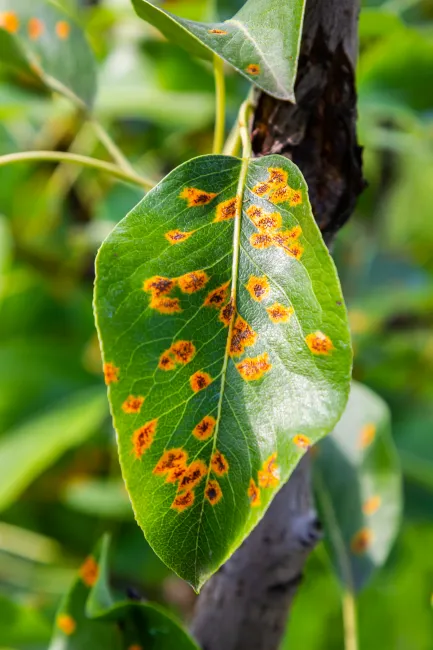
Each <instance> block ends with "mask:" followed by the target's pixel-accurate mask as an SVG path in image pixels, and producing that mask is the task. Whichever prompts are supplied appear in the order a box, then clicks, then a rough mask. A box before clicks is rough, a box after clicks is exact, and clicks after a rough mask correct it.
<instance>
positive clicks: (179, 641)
mask: <svg viewBox="0 0 433 650" xmlns="http://www.w3.org/2000/svg"><path fill="white" fill-rule="evenodd" d="M108 549H109V539H108V537H107V536H104V537H103V539H102V540H101V542H100V543H99V544H98V545H97V546H96V548H95V549H94V551H93V553H92V554H91V555H89V556H88V557H87V558H86V560H85V561H84V562H83V564H82V565H81V567H80V569H79V572H78V576H77V578H76V580H75V581H74V583H73V584H72V586H71V589H70V590H69V593H68V594H67V595H66V597H65V598H64V599H63V601H62V603H61V604H60V608H59V612H58V614H57V617H56V623H55V630H54V634H53V638H52V640H51V645H50V650H97V649H98V648H104V650H131V649H134V650H135V649H137V650H138V649H143V650H144V648H146V650H172V648H173V647H175V648H176V650H198V648H197V646H196V644H195V643H194V641H193V640H192V639H191V638H190V637H189V636H188V634H187V633H186V632H185V631H184V630H183V628H182V627H181V626H180V625H179V624H178V623H177V622H176V621H175V620H174V619H172V618H171V616H170V615H169V613H168V612H165V611H164V610H163V609H162V608H160V607H159V606H158V605H153V604H151V603H141V602H137V601H125V600H123V601H116V600H115V599H114V598H113V594H112V592H111V589H110V586H109V570H108Z"/></svg>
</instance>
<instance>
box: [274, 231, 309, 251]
mask: <svg viewBox="0 0 433 650" xmlns="http://www.w3.org/2000/svg"><path fill="white" fill-rule="evenodd" d="M301 235H302V228H301V226H295V227H294V228H292V229H291V230H284V231H283V232H276V233H275V234H274V235H273V241H274V244H276V245H277V246H282V247H283V248H284V247H286V246H292V245H293V243H294V242H295V241H296V240H297V239H299V237H300V236H301Z"/></svg>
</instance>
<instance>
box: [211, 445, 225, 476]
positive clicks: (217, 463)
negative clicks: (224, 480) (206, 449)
mask: <svg viewBox="0 0 433 650" xmlns="http://www.w3.org/2000/svg"><path fill="white" fill-rule="evenodd" d="M210 465H211V467H212V470H213V471H214V472H215V474H218V476H224V474H226V473H227V472H228V471H229V464H228V461H227V458H226V457H225V456H224V454H222V453H221V452H220V451H218V450H217V451H215V453H214V454H212V458H211V461H210Z"/></svg>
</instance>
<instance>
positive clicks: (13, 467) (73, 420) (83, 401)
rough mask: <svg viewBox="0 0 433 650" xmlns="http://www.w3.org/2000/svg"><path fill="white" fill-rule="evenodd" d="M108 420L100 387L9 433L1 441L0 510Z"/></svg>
mask: <svg viewBox="0 0 433 650" xmlns="http://www.w3.org/2000/svg"><path fill="white" fill-rule="evenodd" d="M106 417H107V405H106V399H105V395H104V394H103V391H102V390H101V389H100V388H99V387H98V388H92V389H87V390H83V391H79V392H77V393H75V394H74V395H72V396H71V397H69V398H68V399H67V400H62V401H61V402H59V403H58V404H57V405H56V406H55V407H53V408H51V409H50V410H47V411H45V412H43V413H41V414H39V415H37V416H35V417H33V418H31V419H28V420H26V421H25V422H24V423H23V424H21V425H18V426H16V427H15V428H14V429H13V430H10V431H7V432H5V433H4V434H3V435H2V437H1V438H0V509H1V510H3V509H5V508H7V507H8V506H9V505H10V504H11V503H13V501H14V500H15V499H16V498H17V497H18V495H20V494H21V492H23V491H24V490H25V489H26V488H27V487H28V486H29V485H30V484H31V482H32V481H34V479H35V478H37V477H38V476H39V475H40V474H42V472H43V471H44V470H45V469H47V468H48V467H49V466H50V465H52V464H53V463H54V462H55V461H56V460H57V459H58V458H59V457H60V456H61V454H63V453H64V452H65V451H66V450H67V449H69V448H70V447H74V446H76V445H79V444H80V443H82V442H83V441H84V440H86V439H87V438H88V437H89V436H90V435H92V434H93V433H95V431H96V430H97V429H98V427H100V426H101V424H102V423H103V421H104V419H105V418H106ZM29 449H31V450H32V453H29Z"/></svg>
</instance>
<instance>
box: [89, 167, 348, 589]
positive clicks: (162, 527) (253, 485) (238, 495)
mask: <svg viewBox="0 0 433 650" xmlns="http://www.w3.org/2000/svg"><path fill="white" fill-rule="evenodd" d="M96 272H97V279H96V288H95V313H96V320H97V327H98V332H99V336H100V340H101V344H102V350H103V359H104V371H105V379H106V382H107V384H108V385H109V398H110V402H111V408H112V413H113V417H114V423H115V427H116V430H117V433H118V442H119V452H120V462H121V466H122V471H123V476H124V478H125V481H126V485H127V489H128V491H129V494H130V497H131V500H132V504H133V508H134V511H135V515H136V518H137V521H138V522H139V524H140V526H141V527H142V528H143V530H144V532H145V535H146V538H147V539H148V541H149V543H150V544H151V545H152V547H153V548H154V550H155V551H156V553H157V554H158V555H159V556H160V557H161V558H162V560H163V561H164V562H165V563H166V564H167V565H168V566H169V567H170V568H172V569H173V570H175V571H176V572H177V573H178V574H179V575H180V576H181V577H182V578H184V579H186V580H188V581H189V582H190V583H191V584H192V585H193V586H194V587H195V588H196V589H198V588H199V587H200V586H201V585H202V584H203V583H204V581H205V580H206V579H207V578H208V577H209V576H210V575H211V574H212V573H213V572H214V571H216V569H217V568H218V567H219V566H220V565H221V564H222V563H223V562H224V561H225V560H226V559H227V558H228V557H229V556H230V555H231V553H233V551H234V550H235V549H236V548H237V547H238V546H239V544H240V543H241V542H242V540H243V539H244V538H245V537H246V536H247V535H248V533H249V532H250V531H251V529H252V528H253V527H254V526H255V525H256V523H257V522H258V521H259V520H260V519H261V517H262V516H263V514H264V512H265V511H266V509H267V507H268V506H269V504H270V502H271V500H272V497H273V496H274V495H275V493H276V492H277V490H278V489H279V488H280V487H281V486H282V484H283V483H284V482H285V481H286V480H287V479H288V477H289V476H290V473H291V472H292V471H293V469H294V468H295V466H296V464H297V463H298V461H299V459H300V457H301V456H302V455H303V454H304V453H305V449H306V448H307V447H308V446H310V445H311V444H313V443H314V442H316V441H317V440H319V439H320V438H321V437H322V436H324V435H325V434H326V433H328V431H330V430H331V429H332V428H333V427H334V425H335V423H336V422H337V420H338V418H339V417H340V415H341V413H342V411H343V409H344V406H345V404H346V399H347V395H348V391H349V382H350V371H351V357H352V355H351V347H350V338H349V332H348V326H347V317H346V310H345V306H344V303H343V298H342V295H341V289H340V285H339V281H338V278H337V274H336V270H335V267H334V264H333V262H332V260H331V258H330V256H329V253H328V251H327V249H326V246H325V244H324V243H323V241H322V238H321V235H320V232H319V230H318V228H317V225H316V223H315V221H314V219H313V216H312V214H311V206H310V203H309V200H308V195H307V187H306V184H305V181H304V179H303V177H302V175H301V173H300V172H299V170H298V169H297V167H296V166H295V165H294V164H293V163H291V162H290V161H288V160H287V159H285V158H283V157H282V156H276V155H275V156H267V157H263V158H260V159H259V160H254V161H253V160H250V161H248V160H244V161H242V160H239V159H237V158H232V157H229V156H202V157H199V158H196V159H194V160H191V161H189V162H187V163H185V164H183V165H181V166H180V167H178V168H177V169H175V170H174V171H173V172H171V173H170V174H169V175H168V176H167V177H166V178H165V179H164V180H162V181H161V182H160V183H159V185H157V186H156V187H155V188H154V189H153V190H151V191H150V192H149V193H148V194H147V195H146V197H145V198H144V199H143V200H142V201H141V203H139V204H138V205H137V206H136V207H135V208H134V209H133V210H132V211H131V212H130V214H129V215H128V216H127V217H126V218H125V219H123V221H121V222H120V223H119V224H118V225H117V227H116V228H115V229H114V231H113V232H112V233H111V235H110V236H109V237H108V238H107V240H106V241H105V242H104V244H103V245H102V247H101V249H100V251H99V253H98V257H97V264H96Z"/></svg>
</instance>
